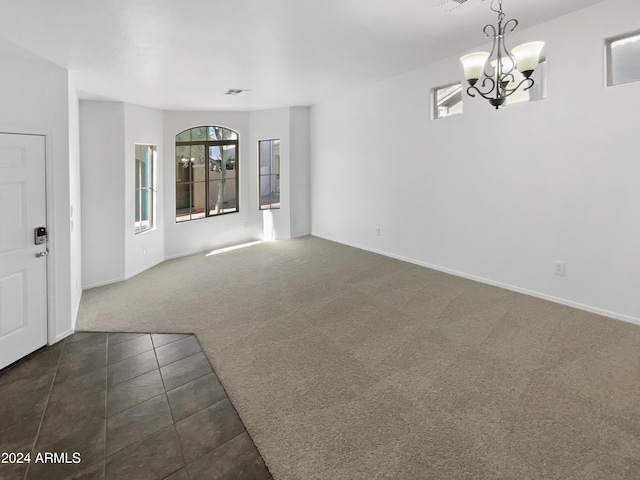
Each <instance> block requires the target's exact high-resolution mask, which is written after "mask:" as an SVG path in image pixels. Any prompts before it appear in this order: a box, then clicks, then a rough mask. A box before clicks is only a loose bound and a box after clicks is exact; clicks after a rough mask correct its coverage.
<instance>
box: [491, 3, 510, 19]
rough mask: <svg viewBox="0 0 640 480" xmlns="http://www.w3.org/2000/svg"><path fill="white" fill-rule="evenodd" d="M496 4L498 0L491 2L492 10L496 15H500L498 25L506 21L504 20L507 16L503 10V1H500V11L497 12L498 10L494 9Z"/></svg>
mask: <svg viewBox="0 0 640 480" xmlns="http://www.w3.org/2000/svg"><path fill="white" fill-rule="evenodd" d="M495 2H496V0H491V6H490V8H491V10H493V11H494V12H496V13H497V14H498V23H502V21H503V20H504V18H505V16H506V15H505V14H504V11H503V10H502V0H498V10H496V9H495V8H494V7H493V4H494V3H495Z"/></svg>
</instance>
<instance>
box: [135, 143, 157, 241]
mask: <svg viewBox="0 0 640 480" xmlns="http://www.w3.org/2000/svg"><path fill="white" fill-rule="evenodd" d="M155 159H156V147H155V146H154V145H136V180H135V181H136V198H135V208H136V213H135V232H136V233H142V232H146V231H147V230H152V229H153V228H155V205H156V178H155Z"/></svg>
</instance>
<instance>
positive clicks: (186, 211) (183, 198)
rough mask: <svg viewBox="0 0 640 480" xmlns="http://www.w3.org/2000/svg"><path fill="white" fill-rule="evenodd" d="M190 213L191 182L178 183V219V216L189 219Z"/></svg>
mask: <svg viewBox="0 0 640 480" xmlns="http://www.w3.org/2000/svg"><path fill="white" fill-rule="evenodd" d="M190 213H191V184H190V183H177V184H176V221H180V220H179V219H178V217H182V220H189V215H190ZM185 215H186V218H184V216H185Z"/></svg>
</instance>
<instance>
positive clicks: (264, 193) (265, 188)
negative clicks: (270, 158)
mask: <svg viewBox="0 0 640 480" xmlns="http://www.w3.org/2000/svg"><path fill="white" fill-rule="evenodd" d="M270 206H271V175H260V208H261V209H264V208H269V207H270Z"/></svg>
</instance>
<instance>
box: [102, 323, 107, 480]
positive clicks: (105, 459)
mask: <svg viewBox="0 0 640 480" xmlns="http://www.w3.org/2000/svg"><path fill="white" fill-rule="evenodd" d="M106 336H107V338H106V343H107V348H106V352H105V359H104V361H105V369H104V377H105V378H104V442H103V444H104V448H103V451H102V457H103V458H104V462H103V463H102V478H103V479H104V480H106V478H107V415H108V413H109V412H108V411H107V405H108V404H109V334H108V333H107V335H106Z"/></svg>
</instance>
